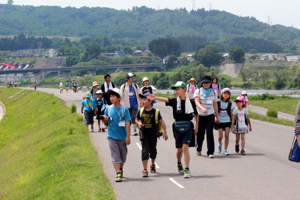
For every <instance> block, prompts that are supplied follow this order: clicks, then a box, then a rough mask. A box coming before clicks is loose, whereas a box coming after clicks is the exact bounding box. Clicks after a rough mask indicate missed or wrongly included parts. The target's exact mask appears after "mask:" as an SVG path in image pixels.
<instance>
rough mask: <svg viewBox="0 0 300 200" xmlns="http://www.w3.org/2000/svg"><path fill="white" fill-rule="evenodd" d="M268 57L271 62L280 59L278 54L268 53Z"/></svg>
mask: <svg viewBox="0 0 300 200" xmlns="http://www.w3.org/2000/svg"><path fill="white" fill-rule="evenodd" d="M267 56H268V59H269V60H277V59H278V54H275V53H268V54H267Z"/></svg>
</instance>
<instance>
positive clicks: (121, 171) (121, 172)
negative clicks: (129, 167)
mask: <svg viewBox="0 0 300 200" xmlns="http://www.w3.org/2000/svg"><path fill="white" fill-rule="evenodd" d="M120 174H121V177H122V178H123V169H122V170H120Z"/></svg>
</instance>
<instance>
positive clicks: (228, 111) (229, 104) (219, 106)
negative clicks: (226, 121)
mask: <svg viewBox="0 0 300 200" xmlns="http://www.w3.org/2000/svg"><path fill="white" fill-rule="evenodd" d="M231 105H232V102H231V101H228V106H227V108H226V109H221V102H220V101H218V113H220V111H221V110H226V111H227V114H228V116H229V117H230V121H231V120H232V119H231Z"/></svg>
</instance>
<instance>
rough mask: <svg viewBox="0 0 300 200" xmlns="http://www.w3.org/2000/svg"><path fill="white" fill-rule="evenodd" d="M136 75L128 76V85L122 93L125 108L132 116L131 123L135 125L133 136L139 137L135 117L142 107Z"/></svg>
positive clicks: (124, 86)
mask: <svg viewBox="0 0 300 200" xmlns="http://www.w3.org/2000/svg"><path fill="white" fill-rule="evenodd" d="M134 77H135V75H134V74H132V73H128V74H127V76H126V83H125V84H123V85H122V86H121V87H120V91H121V92H122V100H123V104H124V106H126V107H127V108H128V109H129V112H130V116H131V123H132V124H133V135H135V136H137V135H138V133H137V130H136V129H137V125H136V123H135V116H136V113H137V111H138V108H139V105H140V99H139V94H140V88H139V86H138V85H137V84H135V83H133V81H134Z"/></svg>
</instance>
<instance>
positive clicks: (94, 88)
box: [90, 81, 100, 101]
mask: <svg viewBox="0 0 300 200" xmlns="http://www.w3.org/2000/svg"><path fill="white" fill-rule="evenodd" d="M98 86H99V84H98V83H97V81H94V82H93V86H92V89H91V91H90V93H91V94H92V98H93V99H94V100H95V101H97V98H98V97H97V94H96V92H97V91H98V90H100V88H98Z"/></svg>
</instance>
